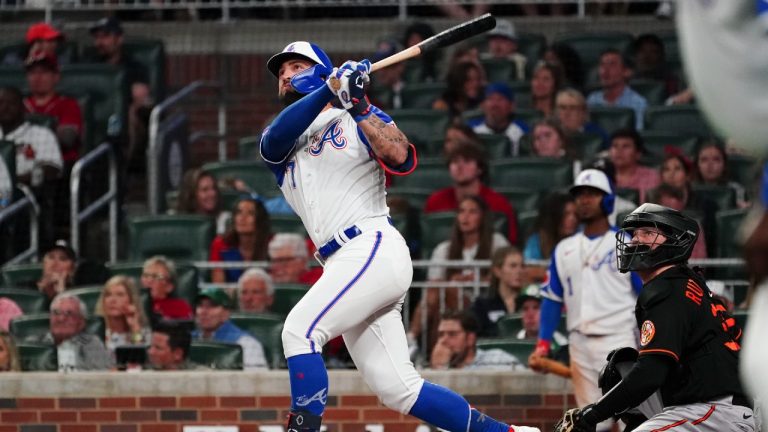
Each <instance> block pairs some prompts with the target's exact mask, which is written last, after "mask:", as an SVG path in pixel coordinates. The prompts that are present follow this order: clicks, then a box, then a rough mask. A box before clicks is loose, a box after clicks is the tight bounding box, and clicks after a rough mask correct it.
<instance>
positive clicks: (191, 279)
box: [107, 262, 200, 307]
mask: <svg viewBox="0 0 768 432" xmlns="http://www.w3.org/2000/svg"><path fill="white" fill-rule="evenodd" d="M175 264H176V291H175V295H176V296H178V297H181V298H183V299H184V300H186V301H187V302H188V303H189V304H190V305H192V306H193V307H194V304H195V298H196V297H197V293H198V284H199V283H200V272H199V270H198V269H197V268H196V267H195V266H193V265H191V264H186V263H183V262H176V263H175ZM143 267H144V263H141V262H116V263H107V271H109V274H110V276H117V275H123V276H129V277H132V278H133V279H134V280H135V281H136V284H137V286H140V285H141V273H142V270H143Z"/></svg>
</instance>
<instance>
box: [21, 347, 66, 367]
mask: <svg viewBox="0 0 768 432" xmlns="http://www.w3.org/2000/svg"><path fill="white" fill-rule="evenodd" d="M16 350H17V351H18V353H19V366H21V370H22V371H24V372H56V371H58V370H59V360H58V355H57V351H56V347H55V346H54V345H45V344H35V343H17V344H16Z"/></svg>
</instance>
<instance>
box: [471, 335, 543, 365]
mask: <svg viewBox="0 0 768 432" xmlns="http://www.w3.org/2000/svg"><path fill="white" fill-rule="evenodd" d="M477 349H483V350H490V349H501V350H504V351H506V352H508V353H509V354H512V355H513V356H515V358H517V359H518V360H519V361H520V363H522V364H523V365H526V364H528V357H529V356H530V355H531V353H533V350H534V349H536V341H535V340H524V339H515V338H489V339H478V340H477Z"/></svg>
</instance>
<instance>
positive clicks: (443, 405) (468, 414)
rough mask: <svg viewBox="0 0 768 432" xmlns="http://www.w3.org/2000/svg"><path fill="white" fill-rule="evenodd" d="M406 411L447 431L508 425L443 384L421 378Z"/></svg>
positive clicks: (476, 431) (482, 431) (485, 431)
mask: <svg viewBox="0 0 768 432" xmlns="http://www.w3.org/2000/svg"><path fill="white" fill-rule="evenodd" d="M409 414H410V415H412V416H414V417H417V418H419V419H421V420H424V421H425V422H427V423H429V424H431V425H434V426H437V427H439V428H441V429H445V430H447V431H449V432H507V431H508V430H509V425H507V424H504V423H501V422H500V421H497V420H494V419H492V418H490V417H488V416H486V415H485V414H481V413H480V412H479V411H478V410H476V409H474V408H472V407H470V406H469V402H467V401H466V400H465V399H464V398H463V397H461V396H460V395H459V394H458V393H456V392H453V391H451V390H449V389H447V388H445V387H441V386H439V385H436V384H432V383H431V382H429V381H424V385H423V386H422V387H421V392H420V393H419V397H418V398H416V403H414V404H413V407H412V408H411V411H410V412H409Z"/></svg>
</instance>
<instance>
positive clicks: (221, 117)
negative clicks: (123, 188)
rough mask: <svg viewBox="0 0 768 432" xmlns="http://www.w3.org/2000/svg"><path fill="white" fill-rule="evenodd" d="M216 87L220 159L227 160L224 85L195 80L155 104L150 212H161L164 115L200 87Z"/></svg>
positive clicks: (151, 119)
mask: <svg viewBox="0 0 768 432" xmlns="http://www.w3.org/2000/svg"><path fill="white" fill-rule="evenodd" d="M204 88H207V89H214V90H217V91H218V92H219V112H218V122H219V130H218V134H217V136H218V137H219V160H220V161H225V160H227V140H226V138H225V137H226V135H227V107H226V105H225V103H224V87H223V86H222V85H221V83H219V82H216V81H195V82H193V83H191V84H189V85H187V86H186V87H184V88H183V89H181V90H179V91H178V92H176V93H175V94H173V95H171V96H169V97H167V98H166V99H165V100H164V101H162V102H160V103H159V104H157V105H155V107H154V108H153V109H152V113H151V114H150V116H149V143H148V145H147V199H148V203H147V204H148V206H147V207H148V208H149V214H151V215H156V214H158V213H159V211H160V209H159V208H158V202H159V200H160V190H159V189H160V166H159V164H160V160H159V159H160V150H161V149H160V148H159V147H160V143H158V137H157V135H158V132H159V130H160V123H161V120H160V119H161V117H162V115H163V114H164V113H165V112H166V111H168V109H170V108H172V107H173V106H175V105H176V104H178V103H179V102H181V101H182V100H184V99H186V98H187V97H189V96H191V95H192V94H193V93H194V92H196V91H197V90H200V89H204Z"/></svg>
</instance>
